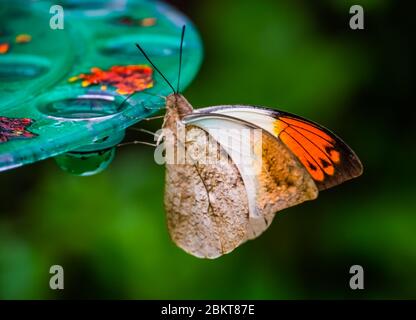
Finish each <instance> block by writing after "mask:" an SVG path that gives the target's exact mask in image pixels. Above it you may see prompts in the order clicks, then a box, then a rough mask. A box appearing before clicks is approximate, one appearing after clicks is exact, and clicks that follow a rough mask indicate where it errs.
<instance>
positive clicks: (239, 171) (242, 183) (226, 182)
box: [136, 27, 363, 259]
mask: <svg viewBox="0 0 416 320" xmlns="http://www.w3.org/2000/svg"><path fill="white" fill-rule="evenodd" d="M184 32H185V27H184V28H183V29H182V38H181V46H180V56H179V58H180V62H179V77H178V87H177V89H176V90H175V89H174V88H173V86H172V84H171V83H170V82H169V81H168V80H167V78H166V77H165V76H164V75H163V74H162V73H161V72H160V71H159V69H158V68H157V67H156V66H155V65H154V64H153V63H152V61H151V60H150V59H149V57H148V56H147V54H146V53H145V52H144V50H143V49H142V48H141V47H140V45H138V44H136V45H137V48H138V49H139V50H140V51H141V52H142V53H143V55H144V56H145V57H146V58H147V59H148V61H149V62H150V64H152V66H153V67H154V69H155V70H156V71H157V72H158V73H159V74H160V75H161V76H162V78H163V79H164V80H165V81H166V83H167V84H168V85H169V86H170V87H171V89H172V91H173V94H170V95H169V96H168V97H166V114H165V116H164V122H163V126H162V128H163V133H162V137H163V138H164V141H163V144H162V146H163V147H164V148H165V150H166V154H167V161H166V162H165V163H166V178H165V180H166V183H165V199H164V202H165V211H166V214H167V222H168V228H169V232H170V235H171V238H172V240H173V241H174V242H175V243H176V244H177V245H178V246H179V247H180V248H182V249H183V250H185V251H186V252H188V253H190V254H192V255H194V256H196V257H201V258H211V259H212V258H217V257H219V256H221V255H223V254H226V253H229V252H231V251H232V250H234V249H235V248H236V247H238V246H239V245H241V244H242V243H244V242H245V241H247V240H250V239H254V238H256V237H257V236H259V235H260V234H261V233H262V232H263V231H265V230H266V229H267V227H268V226H269V225H270V223H271V222H272V220H273V218H274V215H275V213H276V212H277V211H279V210H282V209H285V208H288V207H291V206H294V205H297V204H299V203H302V202H304V201H307V200H312V199H315V198H316V197H317V196H318V192H319V191H320V190H323V189H327V188H330V187H332V186H335V185H337V184H339V183H342V182H343V181H346V180H348V179H352V178H354V177H357V176H359V175H360V174H361V173H362V170H363V169H362V165H361V162H360V160H359V159H358V157H357V156H356V155H355V153H354V152H353V151H352V150H351V149H350V148H349V147H348V146H347V145H346V144H345V143H344V142H343V141H342V140H341V139H340V138H338V137H337V136H336V135H335V134H333V133H331V132H330V131H329V130H327V129H325V128H323V127H322V126H320V125H318V124H316V123H313V122H311V121H308V120H306V119H303V118H301V117H298V116H295V115H292V114H289V113H286V112H282V111H277V110H274V109H268V108H263V107H255V106H243V105H235V106H214V107H208V108H202V109H198V110H194V109H193V108H192V106H191V104H190V103H189V102H188V101H187V100H186V99H185V97H183V96H182V95H181V94H179V78H180V70H181V67H180V66H181V61H182V55H181V53H182V44H183V38H184ZM247 132H248V134H247ZM253 137H254V138H253ZM247 147H248V148H247ZM158 148H159V146H158ZM247 149H249V150H247ZM252 150H253V152H251V151H252ZM157 154H163V152H157ZM178 155H180V156H179V157H178ZM224 160H225V161H224ZM241 160H243V161H241Z"/></svg>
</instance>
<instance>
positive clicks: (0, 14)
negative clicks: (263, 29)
mask: <svg viewBox="0 0 416 320" xmlns="http://www.w3.org/2000/svg"><path fill="white" fill-rule="evenodd" d="M61 3H62V1H61ZM62 5H63V7H64V8H65V9H64V14H65V15H64V29H63V30H53V29H51V28H50V26H49V20H50V18H51V17H52V14H50V13H49V9H50V6H51V2H49V1H40V2H35V3H31V2H29V1H20V2H19V1H18V2H15V3H10V2H7V5H3V4H2V6H1V9H0V20H1V21H2V22H6V23H3V24H2V26H3V27H1V28H0V43H1V42H7V43H9V44H10V49H9V51H8V52H7V53H6V54H2V55H0V96H1V98H0V117H10V118H31V119H33V120H34V123H33V124H32V125H31V126H30V127H29V128H28V130H29V131H30V132H33V133H35V134H36V135H37V136H36V137H33V138H27V139H10V140H9V141H7V142H3V143H0V171H3V170H7V169H11V168H15V167H18V166H21V165H23V164H27V163H31V162H34V161H37V160H40V159H45V158H48V157H51V156H56V155H58V154H61V153H63V152H67V151H72V150H78V149H79V148H82V147H84V146H86V145H90V144H92V143H94V141H95V140H98V139H100V138H104V137H107V136H112V135H118V134H119V132H120V131H122V130H124V129H125V128H126V127H128V126H130V125H132V124H134V123H136V122H138V121H140V120H141V119H143V118H144V117H148V116H149V115H151V114H153V113H155V112H156V111H157V110H159V109H160V108H161V107H162V106H163V102H164V101H163V99H162V98H160V97H159V96H155V95H154V94H157V95H167V94H169V93H170V89H169V87H168V86H167V85H166V84H165V83H164V82H163V81H161V78H160V77H159V75H157V74H154V75H153V79H154V86H153V87H152V88H150V89H146V90H144V91H142V92H139V93H137V94H136V95H134V96H133V97H132V98H131V99H129V100H128V101H127V103H124V104H123V107H120V106H121V104H122V102H123V101H124V100H125V98H126V96H127V95H126V94H125V95H122V94H119V93H118V92H117V91H116V89H117V88H115V87H112V86H107V88H106V90H102V88H101V86H100V85H91V86H87V87H83V86H82V85H81V81H76V82H69V81H68V79H69V78H71V77H73V76H77V75H79V74H81V73H89V72H90V69H91V68H92V67H99V68H100V69H102V70H107V69H109V68H110V67H112V66H114V65H140V64H147V61H146V60H145V58H144V57H143V56H142V55H141V54H140V53H139V52H138V50H137V48H136V47H135V43H136V42H138V43H140V44H141V45H142V47H143V48H144V49H145V50H146V51H147V52H148V54H149V56H150V57H151V58H152V59H153V60H154V62H155V63H156V64H157V65H158V66H159V67H160V69H161V70H163V72H164V73H165V74H166V76H167V77H168V79H171V82H173V83H176V78H177V73H178V53H179V50H178V47H179V41H180V32H181V27H182V25H183V24H186V26H187V34H186V38H185V43H184V52H183V60H184V63H183V69H182V79H181V84H182V88H184V87H186V86H187V85H188V84H189V83H190V82H191V80H192V79H193V77H194V76H195V75H196V73H197V70H198V68H199V66H200V63H201V59H202V47H201V42H200V39H199V36H198V34H197V32H196V30H195V28H194V27H193V25H192V23H191V22H190V21H188V20H187V19H186V18H185V17H184V16H183V15H182V14H180V13H178V12H177V11H175V10H174V9H172V8H171V7H169V6H167V5H165V4H161V3H159V2H154V1H140V0H135V1H133V0H130V1H121V2H120V1H75V0H73V1H70V0H68V1H64V2H63V3H62ZM126 17H128V18H129V19H130V20H131V21H133V22H134V23H131V22H129V21H130V20H128V23H127V24H126V23H122V22H121V21H124V20H126V19H127V18H126ZM149 18H150V19H152V20H151V21H150V22H152V23H147V24H148V25H146V24H145V25H142V24H143V23H140V21H146V20H143V19H148V20H149ZM121 19H124V20H121ZM153 19H154V20H153ZM153 24H154V25H153ZM19 34H29V35H30V36H31V37H32V40H31V41H30V42H28V43H16V41H15V37H16V36H17V35H19ZM100 147H101V146H97V148H100ZM97 148H96V149H97ZM92 149H93V148H92ZM75 166H76V167H77V164H75Z"/></svg>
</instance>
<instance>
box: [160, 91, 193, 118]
mask: <svg viewBox="0 0 416 320" xmlns="http://www.w3.org/2000/svg"><path fill="white" fill-rule="evenodd" d="M192 110H193V108H192V106H191V104H190V103H189V102H188V100H186V98H185V97H184V96H183V95H181V94H180V93H172V94H170V95H169V96H167V98H166V114H176V115H177V116H178V119H179V120H181V119H182V118H183V117H184V116H186V115H188V114H191V113H192Z"/></svg>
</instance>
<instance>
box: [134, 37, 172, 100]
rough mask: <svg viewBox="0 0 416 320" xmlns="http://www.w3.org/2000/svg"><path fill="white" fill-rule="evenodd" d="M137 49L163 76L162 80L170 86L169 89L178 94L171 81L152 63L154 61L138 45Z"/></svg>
mask: <svg viewBox="0 0 416 320" xmlns="http://www.w3.org/2000/svg"><path fill="white" fill-rule="evenodd" d="M136 47H137V49H139V50H140V52H141V53H142V54H143V55H144V57H145V58H146V59H147V61H149V63H150V64H151V65H152V67H153V68H154V69H155V70H156V71H157V72H158V73H159V74H160V75H161V76H162V78H163V79H164V80H165V81H166V83H167V84H168V85H169V87H171V89H172V91H173V93H176V91H175V89H174V88H173V86H172V85H171V83H170V82H169V80H168V79H167V78H166V77H165V76H164V75H163V73H162V72H161V71H160V70H159V69H158V67H156V66H155V64H154V63H153V62H152V60H150V58H149V56H148V55H147V54H146V52H144V50H143V49H142V47H140V45H139V44H138V43H136Z"/></svg>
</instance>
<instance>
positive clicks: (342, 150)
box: [196, 105, 363, 190]
mask: <svg viewBox="0 0 416 320" xmlns="http://www.w3.org/2000/svg"><path fill="white" fill-rule="evenodd" d="M196 112H198V113H216V114H224V115H229V116H232V117H236V118H238V119H242V120H245V121H247V122H250V123H253V124H255V125H258V126H259V127H261V128H263V129H265V130H266V131H268V132H269V133H271V134H272V135H274V136H275V137H277V138H279V139H280V140H281V141H282V142H283V143H284V144H285V145H286V146H287V147H288V148H289V149H290V151H291V152H293V154H294V155H296V157H297V158H298V159H299V161H300V162H301V163H302V165H303V166H304V167H305V168H306V170H307V171H308V172H309V174H310V175H311V177H312V178H313V180H314V181H315V183H316V185H317V186H318V188H319V190H324V189H328V188H330V187H333V186H335V185H338V184H340V183H342V182H344V181H346V180H349V179H352V178H354V177H357V176H359V175H360V174H361V173H362V170H363V169H362V165H361V162H360V160H359V159H358V157H357V156H356V155H355V153H354V151H352V149H351V148H350V147H348V146H347V145H346V144H345V143H344V142H343V141H342V140H341V139H340V138H339V137H337V136H336V135H335V134H333V133H332V132H331V131H329V130H328V129H326V128H324V127H322V126H320V125H319V124H317V123H314V122H312V121H309V120H307V119H305V118H302V117H299V116H296V115H293V114H290V113H287V112H282V111H277V110H274V109H268V108H263V107H255V106H241V105H237V106H216V107H209V108H203V109H198V110H197V111H196Z"/></svg>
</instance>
